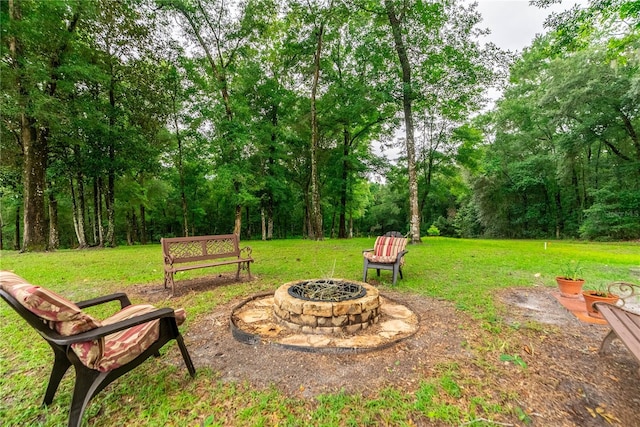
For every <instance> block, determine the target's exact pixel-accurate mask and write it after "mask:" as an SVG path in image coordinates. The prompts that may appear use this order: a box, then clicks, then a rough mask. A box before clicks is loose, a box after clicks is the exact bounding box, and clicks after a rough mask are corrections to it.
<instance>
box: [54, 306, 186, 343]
mask: <svg viewBox="0 0 640 427" xmlns="http://www.w3.org/2000/svg"><path fill="white" fill-rule="evenodd" d="M163 317H173V318H175V313H174V311H173V309H172V308H160V309H158V310H154V311H152V312H150V313H145V314H142V315H140V316H135V317H132V318H130V319H125V320H121V321H120V322H116V323H112V324H110V325H105V326H101V327H99V328H95V329H91V330H90V331H86V332H82V333H80V334H76V335H71V336H63V335H59V334H57V333H50V334H49V336H48V339H49V340H50V341H52V342H54V343H56V344H59V345H70V344H74V343H78V342H85V341H92V340H95V339H98V338H102V337H105V336H107V335H111V334H113V333H115V332H118V331H122V330H125V329H129V328H132V327H134V326H137V325H141V324H143V323H147V322H150V321H152V320H156V319H161V318H163ZM174 321H175V320H174ZM176 327H177V324H176Z"/></svg>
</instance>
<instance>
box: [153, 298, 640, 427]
mask: <svg viewBox="0 0 640 427" xmlns="http://www.w3.org/2000/svg"><path fill="white" fill-rule="evenodd" d="M143 293H144V292H143ZM382 294H383V295H388V296H389V297H390V298H393V299H394V300H396V301H398V302H400V303H402V304H405V305H407V306H408V307H410V308H411V309H412V310H413V311H414V312H415V313H416V314H417V315H418V316H419V318H420V327H419V329H418V331H417V332H416V333H415V334H414V335H413V336H412V337H411V338H409V339H407V340H404V341H402V342H400V343H398V344H396V345H394V346H392V347H390V348H386V349H383V350H378V351H373V352H369V353H364V354H361V353H360V354H349V353H340V354H317V353H308V352H300V351H293V350H288V349H284V348H281V347H277V346H274V345H269V344H268V343H267V344H264V343H261V344H256V345H247V344H243V343H240V342H238V341H236V340H235V339H234V338H233V337H232V335H231V332H230V330H229V317H230V314H231V311H232V309H233V307H235V306H236V305H237V304H238V303H240V302H241V299H237V300H233V301H231V302H229V303H227V304H225V305H220V306H217V307H215V309H214V310H212V312H211V313H210V314H208V315H207V316H205V317H204V318H201V319H199V320H198V321H196V322H193V323H191V324H190V325H189V327H188V329H187V330H186V333H185V339H186V342H187V346H188V348H189V351H190V353H191V355H192V358H193V360H194V364H195V365H196V368H198V367H209V368H211V369H212V370H214V371H216V372H218V373H219V377H220V379H221V380H222V381H225V382H232V381H233V382H248V383H249V384H251V385H253V386H254V387H256V388H268V387H271V386H273V387H276V388H277V389H278V390H280V391H281V392H282V393H284V394H286V395H289V396H294V397H303V398H313V397H315V396H317V395H319V394H324V393H336V392H340V391H344V392H346V393H358V394H362V395H364V396H372V395H375V394H376V393H377V392H378V391H380V390H381V389H382V388H384V387H388V386H393V387H396V388H399V389H402V390H404V391H407V392H412V391H415V390H416V389H417V388H418V387H419V384H420V381H421V380H423V379H424V380H429V379H430V378H432V377H439V376H440V375H441V374H442V372H443V371H447V372H452V374H453V375H454V377H455V379H456V381H457V383H458V384H459V385H460V386H461V387H462V389H463V396H464V397H463V398H462V399H463V400H465V399H466V400H470V399H471V398H472V397H481V398H483V399H485V400H486V401H488V402H494V403H499V404H501V405H503V406H509V405H513V406H519V407H520V409H521V410H523V411H524V412H525V413H526V414H528V416H529V417H530V419H531V425H538V426H581V427H591V426H605V425H620V426H632V425H637V423H638V416H639V415H640V414H639V412H638V408H640V396H639V395H638V390H640V375H639V373H638V363H637V361H636V360H635V359H634V358H633V356H632V355H631V353H630V352H629V351H628V350H627V349H626V348H625V347H624V346H623V345H622V344H621V343H620V342H619V341H617V340H616V341H615V342H614V345H613V346H612V348H611V352H610V353H609V354H607V355H604V356H602V355H599V354H598V348H599V345H600V343H601V341H602V338H603V337H604V336H605V335H606V333H607V332H608V327H607V326H602V325H595V324H586V323H583V322H580V321H579V320H577V319H576V318H575V317H574V316H573V315H572V314H571V313H570V312H568V311H567V310H566V309H565V308H564V307H562V306H561V305H560V304H559V303H558V302H557V301H556V300H555V298H554V297H553V296H552V295H551V291H550V289H549V288H544V287H535V288H526V289H508V290H504V291H503V292H502V293H501V294H499V295H498V296H497V298H498V303H499V304H500V305H501V306H502V307H503V308H504V310H503V313H504V315H503V321H504V323H505V324H506V325H502V326H501V329H500V331H499V332H496V331H495V330H494V331H491V332H490V331H488V330H487V328H484V327H482V325H480V324H479V323H478V321H477V320H475V319H473V318H472V317H471V316H469V315H468V314H466V313H464V312H461V311H459V310H457V309H456V308H455V307H454V305H453V304H451V303H449V302H446V301H439V300H437V299H433V298H426V297H423V296H418V295H413V294H406V293H399V292H389V291H384V290H383V291H382ZM148 296H149V295H147V297H148ZM165 296H166V295H165ZM485 326H486V325H485ZM505 356H506V357H507V358H511V361H503V360H501V359H504V358H505ZM516 356H517V357H516ZM521 362H522V363H521ZM176 363H179V360H177V361H176ZM523 364H526V366H523ZM502 421H504V422H506V423H513V425H520V424H521V423H520V422H519V421H518V420H517V419H515V418H513V419H508V418H505V420H502Z"/></svg>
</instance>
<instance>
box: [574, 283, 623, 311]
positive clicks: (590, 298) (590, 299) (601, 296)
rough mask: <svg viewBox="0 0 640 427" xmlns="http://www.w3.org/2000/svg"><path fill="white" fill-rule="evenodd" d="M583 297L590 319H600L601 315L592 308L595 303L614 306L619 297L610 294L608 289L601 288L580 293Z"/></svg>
mask: <svg viewBox="0 0 640 427" xmlns="http://www.w3.org/2000/svg"><path fill="white" fill-rule="evenodd" d="M582 296H583V297H584V303H585V305H586V306H587V314H588V315H589V316H591V317H596V318H598V319H602V318H603V317H602V314H600V312H599V311H598V310H596V308H595V307H594V306H593V304H594V303H596V302H601V301H602V302H606V303H608V304H612V305H615V304H616V303H617V302H618V300H619V299H620V297H619V296H618V295H616V294H614V293H612V292H611V291H610V290H609V288H608V287H606V286H601V287H599V288H597V289H587V290H584V291H582Z"/></svg>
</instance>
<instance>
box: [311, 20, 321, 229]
mask: <svg viewBox="0 0 640 427" xmlns="http://www.w3.org/2000/svg"><path fill="white" fill-rule="evenodd" d="M323 33H324V23H322V24H320V27H319V28H318V29H317V31H316V42H317V43H316V53H315V57H314V68H313V84H312V86H311V212H310V214H311V215H310V221H309V226H310V227H309V230H308V233H309V238H311V239H315V240H322V239H323V238H324V236H323V231H322V210H321V207H320V184H319V182H318V148H319V139H320V136H319V132H318V112H317V108H316V96H317V93H318V83H319V80H320V55H321V54H322V36H323Z"/></svg>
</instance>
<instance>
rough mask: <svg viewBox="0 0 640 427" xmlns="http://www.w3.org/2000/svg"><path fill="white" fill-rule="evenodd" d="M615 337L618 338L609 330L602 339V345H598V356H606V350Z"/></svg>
mask: <svg viewBox="0 0 640 427" xmlns="http://www.w3.org/2000/svg"><path fill="white" fill-rule="evenodd" d="M617 337H618V336H617V335H616V333H615V332H613V329H612V330H610V331H609V333H608V334H607V336H606V337H604V339H603V340H602V344H600V350H599V351H598V352H599V353H600V354H606V352H607V348H608V347H609V345H611V341H613V340H614V339H616V338H617Z"/></svg>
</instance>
